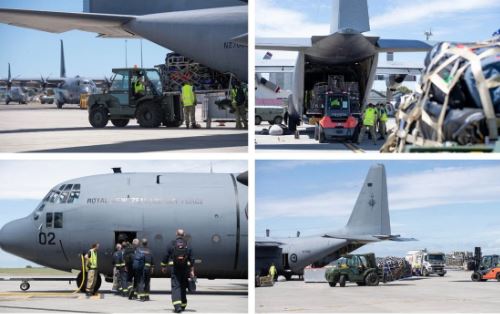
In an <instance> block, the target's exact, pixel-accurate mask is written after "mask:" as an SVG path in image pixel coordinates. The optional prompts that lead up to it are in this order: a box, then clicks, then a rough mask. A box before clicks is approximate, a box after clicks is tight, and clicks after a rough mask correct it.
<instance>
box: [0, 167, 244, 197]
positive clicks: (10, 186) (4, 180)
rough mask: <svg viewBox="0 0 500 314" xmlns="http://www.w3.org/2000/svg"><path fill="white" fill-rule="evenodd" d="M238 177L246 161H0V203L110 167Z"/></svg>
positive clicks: (41, 193)
mask: <svg viewBox="0 0 500 314" xmlns="http://www.w3.org/2000/svg"><path fill="white" fill-rule="evenodd" d="M211 164H212V168H213V171H214V172H216V173H218V172H219V173H239V172H242V171H246V170H247V169H248V166H247V161H222V160H219V161H213V162H210V161H201V160H189V161H176V160H144V161H142V160H140V161H139V160H138V161H131V160H129V161H123V160H91V161H87V160H85V161H84V160H72V161H68V160H51V161H10V160H9V161H8V160H3V161H0V199H35V200H39V199H41V198H43V196H44V195H45V194H47V192H48V191H49V190H50V189H51V188H52V187H53V186H55V185H57V184H58V183H60V182H62V181H65V180H69V179H72V178H78V177H84V176H89V175H94V174H105V173H111V168H112V167H122V171H123V172H204V173H206V172H209V171H210V167H211Z"/></svg>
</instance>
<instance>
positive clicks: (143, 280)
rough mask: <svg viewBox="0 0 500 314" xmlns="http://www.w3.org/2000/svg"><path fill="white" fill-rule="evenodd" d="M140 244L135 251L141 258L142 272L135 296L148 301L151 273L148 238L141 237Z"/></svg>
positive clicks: (151, 260) (151, 258) (151, 262)
mask: <svg viewBox="0 0 500 314" xmlns="http://www.w3.org/2000/svg"><path fill="white" fill-rule="evenodd" d="M141 242H142V246H141V247H139V248H137V250H136V252H138V255H139V257H140V258H141V259H142V264H143V268H142V274H141V277H140V280H139V286H138V288H139V290H138V293H137V296H138V297H139V299H140V300H141V301H142V302H144V301H149V291H150V283H151V274H152V273H153V266H154V261H153V254H151V251H150V250H149V248H148V240H147V239H142V241H141Z"/></svg>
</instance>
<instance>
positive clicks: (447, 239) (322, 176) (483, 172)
mask: <svg viewBox="0 0 500 314" xmlns="http://www.w3.org/2000/svg"><path fill="white" fill-rule="evenodd" d="M374 163H376V161H331V162H325V161H257V165H256V235H257V236H265V230H266V229H270V230H271V235H272V236H276V237H278V236H284V237H289V236H295V234H296V231H297V230H300V231H301V234H302V235H304V236H305V235H317V234H321V233H323V232H328V231H334V230H337V229H340V228H342V227H343V226H344V225H345V224H346V222H347V220H348V218H349V215H350V212H351V210H352V208H353V206H354V203H355V201H356V198H357V195H358V193H359V191H360V189H361V185H362V184H363V181H364V178H365V176H366V174H367V172H368V169H369V167H370V166H371V165H372V164H374ZM383 164H384V165H385V166H386V173H387V181H388V189H389V210H390V216H391V226H392V233H393V234H401V235H402V236H404V237H414V238H417V239H419V241H418V242H405V243H399V242H390V241H386V242H381V243H376V244H370V245H367V246H365V247H363V248H362V249H360V252H375V253H376V254H378V255H381V256H382V255H397V256H404V254H405V253H406V252H407V251H409V250H414V249H419V248H428V249H432V250H443V251H446V252H451V251H453V250H469V251H472V250H473V248H474V246H482V247H483V250H484V251H485V252H488V253H495V252H496V253H500V230H499V229H498V226H499V225H500V198H499V193H498V191H500V177H499V176H498V174H499V173H500V161H423V160H422V161H383Z"/></svg>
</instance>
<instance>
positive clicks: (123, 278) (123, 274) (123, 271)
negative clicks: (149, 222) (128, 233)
mask: <svg viewBox="0 0 500 314" xmlns="http://www.w3.org/2000/svg"><path fill="white" fill-rule="evenodd" d="M128 247H131V245H130V243H129V242H128V241H127V240H123V241H122V250H121V258H122V266H121V267H120V268H119V271H120V283H121V288H122V289H121V295H122V296H124V297H125V296H128V285H129V284H128V283H129V281H128V280H129V278H128V271H127V263H126V262H125V250H126V249H127V248H128Z"/></svg>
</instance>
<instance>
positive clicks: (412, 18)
mask: <svg viewBox="0 0 500 314" xmlns="http://www.w3.org/2000/svg"><path fill="white" fill-rule="evenodd" d="M499 6H500V2H499V1H498V0H454V1H450V0H434V1H428V0H425V1H424V0H420V1H411V2H410V1H397V2H393V3H392V4H391V7H392V8H391V9H390V10H388V11H387V12H385V13H383V14H381V15H378V16H373V17H372V18H371V20H370V24H371V27H372V29H379V28H387V27H392V26H402V25H412V24H414V23H415V22H421V21H429V20H430V21H434V20H442V19H443V17H444V16H448V15H450V14H457V13H466V12H470V11H471V10H477V9H484V8H495V7H499ZM456 22H457V24H460V22H461V21H459V20H457V21H456Z"/></svg>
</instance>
